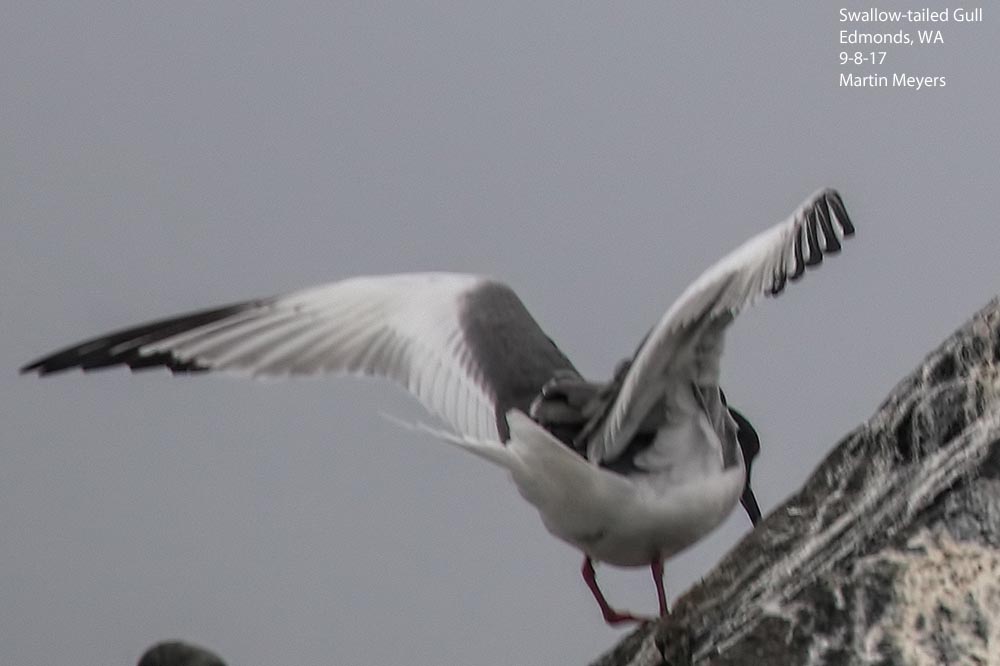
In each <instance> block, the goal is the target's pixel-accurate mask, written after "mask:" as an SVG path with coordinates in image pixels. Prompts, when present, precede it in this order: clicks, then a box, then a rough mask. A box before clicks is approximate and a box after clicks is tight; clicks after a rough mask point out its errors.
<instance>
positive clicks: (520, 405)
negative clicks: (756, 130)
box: [21, 188, 854, 624]
mask: <svg viewBox="0 0 1000 666" xmlns="http://www.w3.org/2000/svg"><path fill="white" fill-rule="evenodd" d="M853 234H854V227H853V225H852V223H851V220H850V219H849V217H848V215H847V211H846V210H845V208H844V204H843V202H842V200H841V198H840V195H839V194H838V193H837V192H836V191H835V190H833V189H829V188H827V189H823V190H820V191H818V192H816V193H815V194H813V195H812V196H810V197H809V198H808V199H807V200H806V201H805V202H804V203H802V204H801V205H800V206H799V207H798V209H796V210H795V211H794V212H793V213H792V215H791V216H790V217H789V218H788V219H786V220H785V221H783V222H781V223H779V224H777V225H775V226H773V227H771V228H770V229H768V230H766V231H764V232H763V233H760V234H758V235H756V236H754V237H752V238H751V239H750V240H748V241H746V242H745V243H744V244H742V245H741V246H739V247H738V248H737V249H736V250H734V251H732V252H731V253H730V254H728V255H726V256H725V257H723V258H722V259H721V260H720V261H718V262H717V263H716V264H714V265H713V266H711V267H710V268H709V269H708V270H706V271H705V272H704V273H703V274H702V275H701V276H700V277H698V278H697V279H696V280H695V281H694V282H693V283H691V285H690V286H688V287H687V289H685V290H684V292H683V293H682V294H681V296H680V297H679V298H678V299H677V300H676V301H675V302H674V303H673V305H671V306H670V308H669V309H668V310H667V311H666V313H665V314H664V315H663V317H662V318H661V319H660V320H659V322H657V323H656V324H655V325H654V326H653V327H652V328H651V329H650V330H649V332H648V333H647V334H646V336H645V337H644V338H643V339H642V341H641V342H640V343H639V345H638V348H637V350H636V351H635V353H634V354H633V355H632V356H631V358H629V359H627V360H626V361H624V362H623V363H621V364H620V365H619V367H618V369H617V371H616V372H615V374H614V377H613V378H612V379H611V380H610V381H609V382H606V383H592V382H588V381H586V380H584V379H583V378H582V376H581V375H580V373H579V372H577V370H576V368H575V367H574V366H573V364H572V363H570V361H569V360H568V359H567V358H566V356H565V355H564V354H563V352H562V351H560V349H559V348H558V347H557V346H556V345H555V343H554V342H553V341H552V340H551V339H550V338H549V337H548V336H547V335H546V334H545V333H544V331H543V330H542V329H541V327H540V326H539V325H538V323H537V322H536V321H535V319H534V318H533V317H532V316H531V314H530V313H529V312H528V310H527V309H526V308H525V306H524V304H523V303H522V302H521V300H520V299H519V298H518V296H517V295H516V294H515V293H514V291H513V290H511V288H510V287H508V286H507V285H506V284H504V283H502V282H499V281H497V280H494V279H492V278H488V277H483V276H478V275H464V274H455V273H410V274H395V275H380V276H365V277H355V278H350V279H345V280H341V281H339V282H333V283H329V284H324V285H321V286H316V287H312V288H308V289H304V290H301V291H296V292H292V293H288V294H285V295H280V296H273V297H268V298H260V299H256V300H249V301H244V302H240V303H236V304H232V305H226V306H223V307H216V308H212V309H207V310H201V311H197V312H192V313H188V314H183V315H179V316H174V317H170V318H166V319H160V320H158V321H154V322H151V323H147V324H143V325H139V326H134V327H131V328H127V329H124V330H120V331H117V332H112V333H108V334H106V335H101V336H98V337H95V338H93V339H90V340H87V341H85V342H82V343H79V344H76V345H73V346H71V347H68V348H66V349H63V350H61V351H57V352H55V353H53V354H50V355H47V356H45V357H43V358H40V359H38V360H35V361H33V362H31V363H29V364H27V365H25V366H24V367H23V368H22V369H21V372H22V373H30V372H36V373H38V374H40V375H46V374H50V373H54V372H58V371H61V370H67V369H70V368H82V369H83V370H92V369H96V368H105V367H109V366H117V365H125V366H128V367H129V368H131V369H140V368H153V367H166V368H168V369H169V370H171V371H172V372H174V373H198V372H207V371H212V372H228V373H233V374H237V375H244V376H249V377H291V376H303V375H323V374H332V375H337V374H353V375H367V376H374V377H381V378H386V379H389V380H393V381H395V382H396V383H398V384H400V385H402V386H403V387H405V388H406V389H408V390H409V392H410V393H412V394H413V395H414V396H415V397H416V398H417V399H418V400H419V401H420V402H421V403H422V404H423V406H424V407H425V408H426V409H427V410H428V411H429V412H431V413H432V414H434V415H436V416H437V417H438V418H439V419H440V420H441V421H443V423H444V424H446V425H445V426H444V427H435V426H430V425H425V424H417V426H415V427H418V428H419V429H422V430H426V431H429V432H431V433H433V434H435V435H438V436H440V437H441V438H442V439H443V440H445V441H447V442H449V443H451V444H454V445H456V446H458V447H460V448H462V449H465V450H467V451H470V452H472V453H474V454H476V455H478V456H480V457H481V458H484V459H486V460H488V461H491V462H493V463H495V464H497V465H499V466H500V467H502V468H503V469H505V470H506V471H507V472H508V473H509V476H510V477H511V478H512V479H513V481H514V484H515V485H516V486H517V489H518V491H519V492H520V494H521V495H522V496H523V497H524V498H525V499H526V500H527V501H528V502H530V503H531V504H532V505H533V506H534V507H535V508H536V509H537V510H538V512H539V514H540V516H541V519H542V522H543V523H544V525H545V527H546V528H547V529H548V531H549V532H551V533H552V534H553V535H554V536H556V537H558V538H559V539H562V540H563V541H565V542H567V543H569V544H571V545H572V546H574V547H576V548H577V549H578V550H580V551H581V552H582V553H583V555H584V560H583V566H582V569H581V572H582V574H583V578H584V580H585V582H586V584H587V586H588V587H589V589H590V591H591V593H592V594H593V596H594V598H595V600H596V601H597V603H598V605H599V607H600V610H601V613H602V615H603V616H604V619H605V620H606V621H607V622H608V623H609V624H617V623H620V622H627V621H642V620H644V619H645V618H641V617H639V616H636V615H633V614H632V613H629V612H621V611H618V610H615V609H614V608H612V607H611V606H610V604H609V603H608V602H607V600H606V599H605V597H604V595H603V593H602V592H601V590H600V588H599V587H598V585H597V580H596V577H595V573H594V566H593V564H594V562H595V561H596V562H603V563H606V564H609V565H612V566H618V567H643V566H648V567H649V568H650V571H651V573H652V575H653V581H654V584H655V587H656V593H657V600H658V603H659V611H660V615H661V616H663V615H667V614H668V613H669V609H668V607H667V602H666V595H665V592H664V587H663V565H664V561H665V560H667V559H669V558H671V557H672V556H674V555H676V554H677V553H679V552H680V551H682V550H684V549H685V548H687V547H689V546H691V545H692V544H694V543H695V542H697V541H698V540H700V539H701V538H702V537H703V536H705V535H706V534H708V533H709V532H710V531H711V530H713V529H714V528H715V527H716V526H718V525H719V523H721V522H722V520H723V519H724V518H725V517H726V516H727V515H728V514H729V513H730V512H731V511H732V509H733V508H734V506H735V504H736V502H737V500H739V501H741V503H742V504H743V506H744V508H745V509H746V511H747V513H748V515H749V516H750V519H751V521H752V522H753V523H754V524H756V523H757V521H758V519H759V518H760V510H759V508H758V505H757V501H756V499H755V498H754V495H753V491H752V489H751V488H750V466H751V463H752V462H753V458H754V457H755V456H756V455H757V452H758V450H759V448H760V442H759V438H758V436H757V433H756V432H755V431H754V430H753V427H752V426H751V424H750V422H749V421H748V420H747V419H746V418H745V417H744V416H743V415H742V414H741V413H739V412H738V411H736V410H735V409H733V408H731V407H729V406H728V403H727V401H726V396H725V394H724V393H723V392H722V389H721V388H720V387H719V360H720V357H721V355H722V348H723V342H724V335H725V332H726V329H727V327H728V326H729V324H730V323H731V322H732V321H733V319H734V318H735V317H736V315H737V314H738V313H739V312H740V311H741V310H742V309H744V308H745V307H747V306H749V305H750V304H751V303H753V302H754V301H755V300H757V299H758V298H759V297H761V296H773V295H776V294H778V293H780V292H781V291H782V290H783V289H784V288H785V286H786V283H787V282H788V281H790V280H791V281H794V280H797V279H798V278H800V277H802V275H803V274H804V273H805V270H806V268H810V267H815V266H817V265H819V264H820V263H821V262H822V260H823V257H824V256H825V255H831V254H835V253H837V252H839V251H840V249H841V242H842V241H843V240H844V239H845V238H847V237H848V236H851V235H853Z"/></svg>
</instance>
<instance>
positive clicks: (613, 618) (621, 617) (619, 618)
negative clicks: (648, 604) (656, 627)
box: [601, 606, 657, 626]
mask: <svg viewBox="0 0 1000 666" xmlns="http://www.w3.org/2000/svg"><path fill="white" fill-rule="evenodd" d="M601 612H602V613H603V614H604V621H605V622H607V623H608V624H610V625H611V626H617V625H619V624H625V623H626V622H634V623H635V624H643V623H645V622H655V621H656V620H657V618H655V617H650V616H646V615H633V614H632V613H629V612H624V613H623V612H620V611H616V610H615V609H614V608H611V607H610V606H609V607H607V608H602V609H601Z"/></svg>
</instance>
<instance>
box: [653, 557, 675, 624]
mask: <svg viewBox="0 0 1000 666" xmlns="http://www.w3.org/2000/svg"><path fill="white" fill-rule="evenodd" d="M649 570H650V571H651V572H652V574H653V583H655V584H656V598H657V600H658V601H659V602H660V617H666V616H667V615H670V609H669V608H667V595H666V593H665V592H664V591H663V561H662V560H657V561H655V562H651V563H650V565H649Z"/></svg>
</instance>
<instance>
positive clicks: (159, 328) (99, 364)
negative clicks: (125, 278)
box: [20, 301, 267, 376]
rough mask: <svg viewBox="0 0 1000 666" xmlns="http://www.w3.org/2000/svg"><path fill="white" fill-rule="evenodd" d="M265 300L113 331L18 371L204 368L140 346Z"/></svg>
mask: <svg viewBox="0 0 1000 666" xmlns="http://www.w3.org/2000/svg"><path fill="white" fill-rule="evenodd" d="M266 304H267V303H266V301H251V302H244V303H236V304H233V305H226V306H223V307H219V308H212V309H210V310H200V311H197V312H191V313H188V314H184V315H179V316H175V317H170V318H167V319H160V320H158V321H154V322H150V323H147V324H142V325H139V326H133V327H131V328H127V329H123V330H119V331H115V332H113V333H108V334H106V335H102V336H98V337H96V338H91V339H89V340H85V341H84V342H81V343H78V344H75V345H72V346H70V347H66V348H64V349H60V350H58V351H56V352H53V353H51V354H48V355H46V356H43V357H41V358H38V359H35V360H33V361H31V362H29V363H28V364H26V365H24V366H23V367H22V368H21V369H20V374H22V375H27V374H33V373H37V374H38V375H39V376H45V375H51V374H54V373H57V372H63V371H65V370H71V369H73V368H80V369H81V370H83V371H85V372H90V371H92V370H98V369H101V368H109V367H112V366H117V365H127V366H128V367H129V368H131V369H133V370H140V369H145V368H154V367H165V368H167V369H168V370H170V371H171V372H174V373H190V372H200V371H204V370H207V368H206V367H205V366H204V365H202V364H200V363H198V362H197V361H194V360H184V359H179V358H177V357H175V356H174V355H173V354H170V353H169V352H157V353H152V354H141V353H140V351H139V350H140V349H141V348H142V347H143V346H144V345H149V344H152V343H155V342H158V341H160V340H164V339H166V338H168V337H170V336H172V335H176V334H178V333H183V332H185V331H189V330H191V329H195V328H198V327H200V326H205V325H207V324H211V323H213V322H217V321H220V320H222V319H225V318H227V317H230V316H232V315H235V314H238V313H240V312H243V311H245V310H247V309H249V308H255V307H261V306H264V305H266Z"/></svg>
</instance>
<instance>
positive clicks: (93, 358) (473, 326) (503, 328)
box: [21, 273, 575, 441]
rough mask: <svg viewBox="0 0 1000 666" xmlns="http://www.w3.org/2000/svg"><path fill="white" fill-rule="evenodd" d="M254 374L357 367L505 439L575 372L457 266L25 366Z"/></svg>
mask: <svg viewBox="0 0 1000 666" xmlns="http://www.w3.org/2000/svg"><path fill="white" fill-rule="evenodd" d="M115 365H126V366H128V367H130V368H132V369H138V368H149V367H157V366H160V367H166V368H169V369H170V370H171V371H172V372H175V373H177V372H199V371H227V372H233V373H238V374H242V375H248V376H253V377H283V376H294V375H320V374H358V375H370V376H376V377H384V378H387V379H390V380H393V381H395V382H397V383H398V384H401V385H402V386H404V387H405V388H406V389H408V390H409V391H410V392H411V393H412V394H413V395H414V396H415V397H416V398H417V399H419V400H420V402H421V403H423V405H424V406H425V407H426V408H427V409H428V410H429V411H430V412H432V413H434V414H436V415H437V416H439V417H441V418H442V419H443V420H444V421H446V422H447V423H448V424H450V425H451V426H452V427H453V428H455V429H456V430H457V431H458V432H459V433H461V434H464V435H469V436H472V437H477V438H483V439H496V438H497V437H498V436H499V438H500V440H501V441H506V439H507V438H508V437H509V430H508V427H507V422H506V416H505V415H506V413H507V410H509V409H511V408H517V409H521V410H522V411H525V412H526V411H527V410H528V408H529V405H530V403H531V400H532V398H534V397H535V395H537V394H538V392H539V391H540V390H541V387H542V385H543V384H544V383H545V382H546V381H547V380H549V379H550V378H551V377H552V376H553V374H554V373H555V372H556V371H557V370H562V371H570V372H575V370H574V369H573V366H572V364H571V363H570V362H569V361H568V360H567V359H566V357H565V356H564V355H563V354H562V352H561V351H560V350H559V349H558V348H557V347H556V345H555V344H554V343H553V342H552V341H551V340H550V339H549V338H548V337H547V336H546V335H545V333H544V332H543V331H542V329H541V328H540V327H539V325H538V323H537V322H536V321H535V320H534V318H533V317H532V316H531V314H530V313H529V312H528V310H527V309H526V308H525V307H524V304H523V303H522V302H521V300H520V299H519V298H518V297H517V295H516V294H515V293H514V292H513V291H512V290H511V289H510V288H509V287H508V286H506V285H504V284H502V283H499V282H496V281H494V280H491V279H488V278H484V277H479V276H474V275H459V274H452V273H414V274H400V275H386V276H373V277H358V278H353V279H348V280H343V281H341V282H334V283H331V284H326V285H322V286H318V287H313V288H310V289H305V290H302V291H298V292H294V293H291V294H287V295H284V296H276V297H271V298H264V299H259V300H254V301H246V302H243V303H237V304H233V305H228V306H225V307H220V308H214V309H210V310H202V311H199V312H193V313H189V314H185V315H180V316H176V317H171V318H168V319H163V320H159V321H155V322H152V323H148V324H144V325H141V326H135V327H132V328H128V329H125V330H121V331H117V332H114V333H109V334H107V335H102V336H99V337H96V338H93V339H91V340H87V341H85V342H82V343H79V344H76V345H73V346H72V347H68V348H66V349H63V350H61V351H58V352H55V353H53V354H51V355H48V356H45V357H43V358H40V359H38V360H36V361H33V362H32V363H29V364H28V365H26V366H25V367H24V368H22V369H21V371H22V372H37V373H38V374H40V375H45V374H49V373H52V372H58V371H60V370H67V369H70V368H82V369H84V370H91V369H95V368H103V367H109V366H115Z"/></svg>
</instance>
